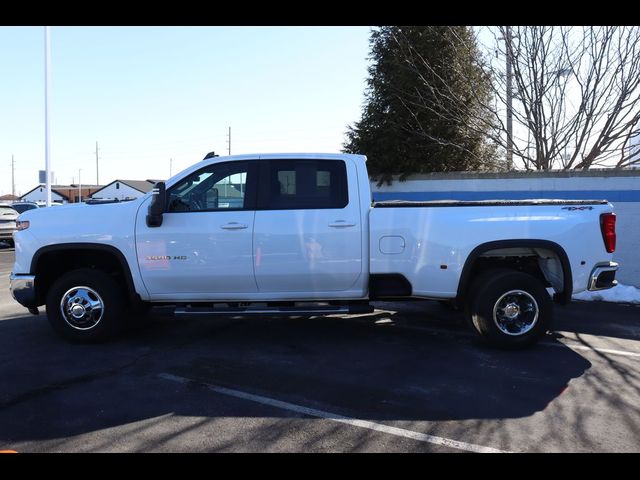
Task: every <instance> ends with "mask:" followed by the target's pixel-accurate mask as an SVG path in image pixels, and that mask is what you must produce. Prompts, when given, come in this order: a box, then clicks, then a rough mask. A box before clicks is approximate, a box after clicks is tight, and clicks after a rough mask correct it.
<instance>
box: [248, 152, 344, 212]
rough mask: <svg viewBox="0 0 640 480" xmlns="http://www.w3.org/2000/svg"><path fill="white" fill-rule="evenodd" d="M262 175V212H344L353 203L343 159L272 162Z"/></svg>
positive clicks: (260, 193)
mask: <svg viewBox="0 0 640 480" xmlns="http://www.w3.org/2000/svg"><path fill="white" fill-rule="evenodd" d="M260 174H261V175H260V176H261V180H260V186H259V193H258V198H259V200H258V205H259V208H260V209H262V210H297V209H310V210H312V209H329V208H333V209H340V208H344V207H346V206H347V204H348V203H349V192H348V186H347V170H346V166H345V163H344V161H342V160H306V159H304V160H301V159H292V160H270V161H265V162H264V163H263V165H262V170H261V172H260Z"/></svg>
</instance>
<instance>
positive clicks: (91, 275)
mask: <svg viewBox="0 0 640 480" xmlns="http://www.w3.org/2000/svg"><path fill="white" fill-rule="evenodd" d="M76 287H87V289H81V290H75V292H74V289H75V288H76ZM67 293H69V296H68V297H67V298H68V301H67V302H64V305H70V304H72V303H74V301H75V300H77V299H80V300H81V301H79V302H76V303H79V304H82V303H83V302H82V299H83V298H87V297H88V298H90V299H92V300H93V301H95V302H96V303H99V304H101V305H102V308H101V315H99V318H98V315H97V314H96V313H97V311H98V308H97V307H96V308H94V310H93V313H94V314H95V315H94V317H93V318H90V319H88V320H85V319H74V318H73V317H72V316H71V315H70V314H67V315H66V316H65V315H63V313H62V307H61V303H62V302H63V300H64V299H65V296H66V295H67ZM95 294H97V295H98V297H97V299H96V297H95ZM72 297H75V298H72ZM85 303H87V302H85ZM46 305H47V318H48V319H49V323H50V324H51V326H52V327H53V329H54V330H55V331H56V332H57V333H58V334H59V335H61V336H62V337H63V338H65V339H67V340H70V341H72V342H80V343H96V342H103V341H105V340H109V339H111V338H113V337H114V336H115V335H116V334H117V333H119V332H120V330H121V328H122V323H123V321H122V320H123V317H124V310H125V297H124V294H123V292H122V290H121V288H120V286H119V285H118V283H117V282H116V281H115V279H114V278H113V277H111V276H110V275H108V274H107V273H105V272H103V271H101V270H93V269H89V268H82V269H78V270H73V271H71V272H67V273H65V274H64V275H62V276H61V277H60V278H59V279H58V280H56V281H55V282H54V283H53V285H52V286H51V288H50V289H49V292H48V293H47V303H46ZM90 307H91V305H90V304H89V305H88V307H87V308H86V309H85V310H81V312H82V311H84V312H85V314H86V315H91V308H90ZM78 308H79V307H78ZM82 308H85V307H82ZM87 318H89V317H87ZM67 319H69V320H67ZM94 322H95V323H94Z"/></svg>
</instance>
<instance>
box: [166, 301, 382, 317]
mask: <svg viewBox="0 0 640 480" xmlns="http://www.w3.org/2000/svg"><path fill="white" fill-rule="evenodd" d="M373 310H374V308H373V306H372V305H366V304H365V305H335V306H334V305H322V306H317V307H234V308H211V307H198V306H187V307H177V308H176V309H175V312H174V313H175V315H176V316H182V315H188V316H192V315H209V316H210V315H238V316H245V315H336V314H343V315H353V314H361V313H373Z"/></svg>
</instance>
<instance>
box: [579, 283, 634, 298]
mask: <svg viewBox="0 0 640 480" xmlns="http://www.w3.org/2000/svg"><path fill="white" fill-rule="evenodd" d="M573 299H574V300H582V301H585V302H593V301H597V302H616V303H640V288H636V287H634V286H631V285H621V284H618V285H616V286H615V287H613V288H610V289H608V290H599V291H595V292H589V291H586V290H585V291H584V292H580V293H576V294H575V295H574V296H573Z"/></svg>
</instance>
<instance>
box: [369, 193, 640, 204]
mask: <svg viewBox="0 0 640 480" xmlns="http://www.w3.org/2000/svg"><path fill="white" fill-rule="evenodd" d="M530 198H560V199H565V200H609V201H610V202H640V190H586V191H583V190H551V191H550V190H546V191H542V190H527V191H524V192H523V191H519V192H517V191H516V192H514V191H491V192H373V199H374V201H383V200H496V199H500V200H525V199H530Z"/></svg>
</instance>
